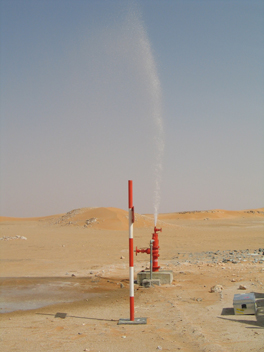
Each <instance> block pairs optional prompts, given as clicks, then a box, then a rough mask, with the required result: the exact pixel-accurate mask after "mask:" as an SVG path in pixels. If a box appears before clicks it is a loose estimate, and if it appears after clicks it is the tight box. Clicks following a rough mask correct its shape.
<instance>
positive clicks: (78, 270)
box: [0, 208, 264, 352]
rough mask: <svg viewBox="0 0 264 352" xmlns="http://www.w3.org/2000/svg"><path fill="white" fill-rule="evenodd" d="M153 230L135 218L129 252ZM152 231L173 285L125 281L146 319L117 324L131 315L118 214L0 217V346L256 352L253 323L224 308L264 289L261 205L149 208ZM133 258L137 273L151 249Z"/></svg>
mask: <svg viewBox="0 0 264 352" xmlns="http://www.w3.org/2000/svg"><path fill="white" fill-rule="evenodd" d="M153 227H154V223H153V216H151V215H140V214H136V216H135V223H134V246H135V247H136V246H137V247H138V248H144V247H145V248H146V247H149V241H150V239H151V236H152V232H153ZM157 227H161V228H162V232H161V233H160V234H159V240H160V258H159V264H160V266H161V270H171V271H173V282H172V284H171V285H161V286H154V287H150V288H144V287H141V286H139V285H138V284H137V283H135V285H134V287H135V317H146V318H147V324H145V325H119V324H118V322H119V319H121V318H129V270H128V269H129V262H128V212H127V211H125V210H121V209H116V208H82V209H76V210H72V211H69V212H68V213H66V214H60V215H54V216H49V217H42V218H8V217H0V229H1V234H0V245H1V247H0V248H1V249H0V254H1V256H0V259H1V267H0V284H1V285H0V287H1V294H0V299H1V300H0V312H1V313H0V327H1V332H0V337H1V351H8V352H11V351H23V352H25V351H26V352H31V351H34V352H35V351H71V352H79V351H90V352H98V351H101V352H104V351H124V352H126V351H129V352H130V351H131V352H132V351H133V352H134V351H147V352H148V351H158V350H163V351H180V352H199V351H204V352H220V351H221V352H249V351H254V352H263V351H264V325H263V324H262V322H260V321H258V320H257V318H256V316H255V315H234V314H233V310H232V308H233V297H234V294H237V293H250V292H254V293H256V296H258V295H259V297H261V295H262V294H264V253H263V252H264V208H261V209H249V210H242V211H226V210H208V211H189V212H182V213H170V214H159V217H158V224H157ZM134 263H135V265H134V269H135V278H136V274H137V273H138V272H140V271H141V270H145V269H147V268H149V255H147V254H142V253H140V254H138V255H137V256H135V257H134ZM216 285H218V286H217V288H218V291H219V292H211V291H214V289H212V287H214V286H216Z"/></svg>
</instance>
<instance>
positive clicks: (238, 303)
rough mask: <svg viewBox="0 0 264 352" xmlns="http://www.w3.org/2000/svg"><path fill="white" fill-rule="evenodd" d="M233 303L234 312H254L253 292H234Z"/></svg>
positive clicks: (254, 300)
mask: <svg viewBox="0 0 264 352" xmlns="http://www.w3.org/2000/svg"><path fill="white" fill-rule="evenodd" d="M233 305H234V312H235V314H255V312H256V299H255V295H254V293H244V294H235V295H234V300H233Z"/></svg>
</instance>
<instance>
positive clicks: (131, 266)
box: [128, 180, 135, 321]
mask: <svg viewBox="0 0 264 352" xmlns="http://www.w3.org/2000/svg"><path fill="white" fill-rule="evenodd" d="M128 221H129V293H130V321H134V320H135V314H134V311H135V308H134V307H135V306H134V244H133V223H134V206H133V181H131V180H129V181H128Z"/></svg>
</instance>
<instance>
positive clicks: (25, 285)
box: [0, 278, 100, 313]
mask: <svg viewBox="0 0 264 352" xmlns="http://www.w3.org/2000/svg"><path fill="white" fill-rule="evenodd" d="M95 288H96V286H95V285H94V284H92V282H91V279H89V278H73V279H71V278H4V279H3V278H0V313H10V312H13V311H16V310H29V309H36V308H41V307H45V306H48V305H52V304H57V303H67V302H74V301H78V300H82V299H90V298H92V297H94V296H98V295H100V293H97V292H93V291H95Z"/></svg>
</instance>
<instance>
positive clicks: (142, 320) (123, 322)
mask: <svg viewBox="0 0 264 352" xmlns="http://www.w3.org/2000/svg"><path fill="white" fill-rule="evenodd" d="M147 319H148V318H135V320H133V321H132V320H129V319H119V321H118V323H117V325H141V324H147Z"/></svg>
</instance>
